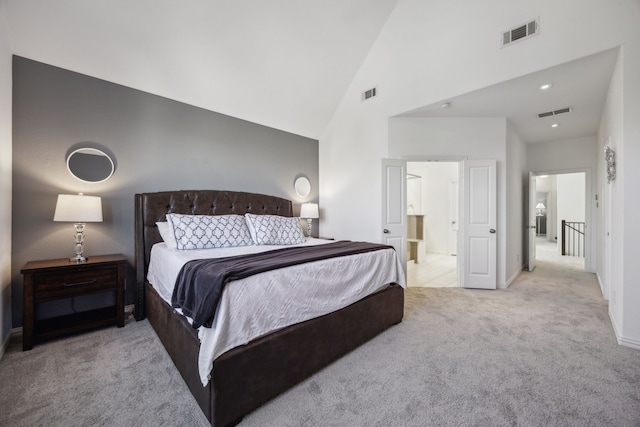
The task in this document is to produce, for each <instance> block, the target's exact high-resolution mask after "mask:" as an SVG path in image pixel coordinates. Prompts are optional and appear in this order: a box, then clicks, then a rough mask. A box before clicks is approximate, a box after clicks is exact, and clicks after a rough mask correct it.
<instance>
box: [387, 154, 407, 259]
mask: <svg viewBox="0 0 640 427" xmlns="http://www.w3.org/2000/svg"><path fill="white" fill-rule="evenodd" d="M382 180H383V182H382V229H381V232H382V239H381V240H382V243H384V244H386V245H391V246H393V247H394V248H395V250H396V253H397V254H398V256H399V257H400V262H401V263H402V265H403V266H405V267H404V268H406V265H407V162H406V161H405V160H397V159H382Z"/></svg>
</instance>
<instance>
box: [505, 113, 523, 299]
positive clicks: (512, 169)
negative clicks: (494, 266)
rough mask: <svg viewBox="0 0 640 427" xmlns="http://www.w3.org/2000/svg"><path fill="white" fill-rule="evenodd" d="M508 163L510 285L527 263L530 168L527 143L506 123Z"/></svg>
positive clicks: (507, 263)
mask: <svg viewBox="0 0 640 427" xmlns="http://www.w3.org/2000/svg"><path fill="white" fill-rule="evenodd" d="M506 150H507V160H506V176H507V177H506V181H507V183H506V197H507V205H506V209H507V211H506V216H507V228H506V230H507V233H508V235H507V248H506V252H505V257H506V259H505V280H506V285H507V286H508V285H509V284H511V282H512V281H513V280H514V279H515V278H516V277H517V276H518V274H519V273H520V271H522V268H523V266H524V264H525V262H524V258H525V257H526V256H527V253H528V252H527V251H528V248H526V244H525V243H526V242H527V240H526V234H527V231H526V229H525V228H524V225H525V224H527V223H528V222H529V212H528V209H525V206H527V205H528V200H529V198H528V196H527V195H528V194H529V172H528V169H527V151H526V144H525V143H524V141H523V140H522V138H520V135H518V133H517V132H516V130H515V129H514V128H513V126H512V125H511V123H510V122H507V145H506Z"/></svg>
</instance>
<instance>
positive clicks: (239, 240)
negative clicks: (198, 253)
mask: <svg viewBox="0 0 640 427" xmlns="http://www.w3.org/2000/svg"><path fill="white" fill-rule="evenodd" d="M167 219H168V220H169V222H170V223H171V224H172V225H173V234H174V236H175V239H176V246H177V249H179V250H185V249H211V248H226V247H232V246H248V245H252V244H253V240H252V239H251V234H249V229H248V228H247V224H246V221H245V220H244V217H243V216H242V215H182V214H168V215H167Z"/></svg>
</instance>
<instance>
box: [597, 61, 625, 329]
mask: <svg viewBox="0 0 640 427" xmlns="http://www.w3.org/2000/svg"><path fill="white" fill-rule="evenodd" d="M623 57H624V53H622V52H621V54H620V55H619V56H618V61H617V64H616V67H615V69H614V72H613V76H612V77H611V83H610V85H609V91H608V94H607V100H606V103H605V108H604V112H603V114H602V120H601V121H600V127H599V130H598V149H597V150H596V153H597V156H598V162H597V169H598V173H597V188H598V194H600V196H601V197H600V201H599V204H598V213H597V217H598V222H599V224H600V225H601V226H600V228H599V232H598V233H597V238H596V241H597V246H598V260H597V275H598V279H599V282H600V287H601V290H602V294H603V295H604V296H605V298H607V299H608V300H609V315H610V317H611V319H612V323H613V326H614V329H615V331H616V334H617V335H618V336H620V333H621V330H620V326H618V325H622V323H623V319H622V305H621V299H620V298H621V297H622V289H623V286H622V273H623V264H622V262H623V259H622V246H621V245H622V238H623V231H624V228H621V227H623V226H624V224H623V217H622V200H623V194H622V187H621V186H620V185H619V183H620V181H619V180H618V181H613V182H611V183H607V178H606V173H607V171H606V167H605V161H604V150H603V148H604V145H605V144H606V143H607V142H609V143H610V146H611V147H612V148H613V149H614V150H619V148H618V147H619V146H620V143H621V141H622V133H623V104H622V98H623V94H622V90H623V89H622V86H623V79H622V67H623V65H622V62H623ZM612 214H613V215H615V218H613V217H612ZM607 259H608V260H609V262H607Z"/></svg>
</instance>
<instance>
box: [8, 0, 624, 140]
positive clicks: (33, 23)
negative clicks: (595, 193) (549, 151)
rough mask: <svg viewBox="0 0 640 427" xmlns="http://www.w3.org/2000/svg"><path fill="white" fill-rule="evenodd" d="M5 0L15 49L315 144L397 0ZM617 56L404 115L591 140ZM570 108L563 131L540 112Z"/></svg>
mask: <svg viewBox="0 0 640 427" xmlns="http://www.w3.org/2000/svg"><path fill="white" fill-rule="evenodd" d="M6 2H7V3H6V5H7V14H8V20H9V25H10V31H9V32H10V35H11V40H10V45H11V49H12V51H13V53H14V54H16V55H19V56H24V57H26V58H29V59H33V60H36V61H41V62H44V63H47V64H51V65H54V66H58V67H61V68H65V69H68V70H72V71H76V72H79V73H83V74H87V75H89V76H93V77H97V78H100V79H104V80H108V81H111V82H114V83H118V84H121V85H124V86H128V87H132V88H135V89H139V90H143V91H146V92H149V93H153V94H156V95H160V96H164V97H167V98H170V99H174V100H177V101H180V102H184V103H187V104H191V105H195V106H198V107H201V108H205V109H208V110H211V111H216V112H219V113H223V114H226V115H230V116H233V117H237V118H240V119H244V120H248V121H251V122H255V123H259V124H262V125H266V126H270V127H273V128H277V129H281V130H284V131H287V132H292V133H295V134H299V135H303V136H307V137H310V138H314V139H318V138H319V137H320V136H321V134H322V132H323V131H324V129H325V128H326V126H327V124H328V123H329V121H330V120H331V117H332V115H333V114H334V112H335V111H336V109H337V108H338V106H339V104H340V102H341V101H342V97H343V96H344V94H345V93H346V91H347V89H348V87H349V85H350V83H351V82H352V81H353V79H354V77H355V75H356V73H357V72H358V69H359V67H360V66H361V64H362V62H363V61H364V60H365V58H366V56H367V54H368V52H369V51H370V49H371V48H372V46H373V45H374V43H375V42H376V39H377V37H378V35H379V33H380V31H381V30H382V28H383V27H384V25H385V22H386V21H387V19H388V18H389V16H390V15H391V14H392V11H393V9H394V7H395V5H396V3H397V2H398V0H325V1H321V2H310V1H307V0H269V1H259V0H233V1H223V0H192V1H189V2H179V1H170V0H136V1H130V0H108V1H107V0H95V1H86V0H56V1H51V0H6ZM616 55H617V52H615V51H611V52H608V53H604V54H602V55H595V56H594V57H592V58H587V59H583V60H579V61H574V62H573V63H569V64H565V65H561V66H558V67H554V68H551V69H548V70H543V71H541V72H539V73H536V74H533V75H530V76H523V77H522V78H519V79H516V80H513V81H510V82H504V83H503V84H500V85H496V86H494V87H490V88H485V89H482V90H479V91H475V92H472V93H469V94H466V95H462V96H460V97H456V98H453V99H446V100H442V102H445V101H446V102H449V103H450V106H451V108H449V109H440V108H439V106H440V104H441V102H438V103H436V104H433V105H429V106H425V107H424V108H420V109H418V110H415V111H411V112H408V113H407V114H406V115H408V116H415V117H442V116H462V117H508V118H509V119H510V120H511V122H512V123H513V124H514V126H515V127H516V129H517V130H518V132H519V133H520V134H521V136H522V137H523V139H524V140H525V141H527V142H542V141H548V140H554V139H563V138H574V137H579V136H584V135H593V134H595V129H597V126H598V121H599V115H600V114H601V111H602V108H603V105H604V99H605V96H606V92H607V88H608V84H609V81H610V76H611V72H612V69H613V67H614V65H615V59H616ZM547 81H548V82H553V83H554V86H553V89H552V90H551V91H548V92H547V93H545V94H541V93H540V92H539V91H537V86H538V85H539V84H541V83H544V82H547ZM567 106H571V107H573V111H572V113H571V114H567V115H565V116H563V117H562V118H561V119H562V120H563V121H564V122H563V123H562V125H561V126H560V127H559V128H556V129H553V130H552V129H551V128H550V127H549V125H550V121H551V120H550V119H544V120H541V119H538V117H537V114H538V113H541V112H545V111H551V110H556V109H558V108H563V107H567ZM558 120H560V118H559V119H558Z"/></svg>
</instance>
